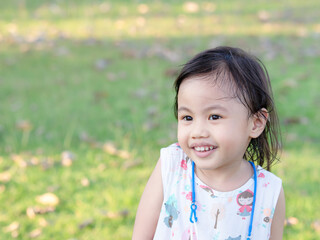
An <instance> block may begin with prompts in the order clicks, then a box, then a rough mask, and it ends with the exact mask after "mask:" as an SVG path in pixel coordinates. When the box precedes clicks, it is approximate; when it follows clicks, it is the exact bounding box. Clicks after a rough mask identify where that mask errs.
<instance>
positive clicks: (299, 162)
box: [0, 0, 320, 240]
mask: <svg viewBox="0 0 320 240" xmlns="http://www.w3.org/2000/svg"><path fill="white" fill-rule="evenodd" d="M319 9H320V2H319V1H318V0H309V1H298V0H291V1H278V0H269V1H260V0H259V1H251V0H248V1H240V0H230V1H182V0H162V1H160V0H149V1H148V0H146V1H139V0H132V1H129V0H128V1H125V0H117V1H116V0H114V1H99V0H91V1H84V0H68V1H66V0H55V1H53V0H52V1H49V0H32V1H31V0H30V1H28V0H12V1H1V2H0V100H1V101H0V206H1V208H0V238H1V239H67V240H71V239H72V240H76V239H77V240H82V239H131V234H132V228H133V223H134V217H135V212H136V208H137V206H138V202H139V199H140V196H141V194H142V191H143V189H144V186H145V184H146V181H147V179H148V177H149V175H150V173H151V171H152V169H153V167H154V166H155V163H156V161H157V159H158V157H159V150H160V148H161V147H165V146H167V145H169V144H171V143H173V142H175V141H176V121H175V118H174V115H173V100H174V92H173V88H172V84H173V81H174V79H175V77H176V76H177V73H178V71H179V69H180V67H181V65H182V64H183V63H185V62H186V61H187V60H189V59H190V58H191V57H192V56H193V55H194V54H196V53H198V52H199V51H202V50H204V49H207V48H212V47H216V46H219V45H230V46H236V47H241V48H243V49H244V50H246V51H249V52H250V53H252V54H254V55H256V56H258V57H259V58H260V59H261V60H262V61H263V62H264V63H265V65H266V67H267V69H268V71H269V74H270V77H271V81H272V85H273V89H274V95H275V101H276V105H277V108H278V111H279V116H280V122H281V128H282V137H283V146H282V147H283V151H282V155H281V161H280V162H279V163H278V164H276V165H275V166H274V168H273V171H274V172H275V173H276V174H277V175H278V176H279V177H281V178H282V179H283V185H284V189H285V195H286V202H287V206H286V207H287V219H286V226H285V233H284V234H285V236H284V239H290V240H292V239H299V240H300V239H304V240H305V239H319V238H320V211H319V209H320V201H319V198H320V187H319V186H320V177H319V169H320V161H319V157H320V148H319V147H320V128H319V123H320V112H319V108H320V79H319V76H320V68H319V65H320V44H319V41H320V12H319Z"/></svg>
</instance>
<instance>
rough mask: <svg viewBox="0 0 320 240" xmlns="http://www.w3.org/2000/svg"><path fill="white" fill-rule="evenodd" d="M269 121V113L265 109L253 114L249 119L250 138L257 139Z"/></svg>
mask: <svg viewBox="0 0 320 240" xmlns="http://www.w3.org/2000/svg"><path fill="white" fill-rule="evenodd" d="M268 119H269V113H268V111H267V109H265V108H261V109H260V111H258V112H257V113H255V114H254V115H253V116H252V117H251V121H252V126H251V129H250V137H251V138H257V137H259V136H260V134H261V133H262V132H263V130H264V128H265V127H266V124H267V121H268Z"/></svg>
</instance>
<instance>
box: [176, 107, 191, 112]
mask: <svg viewBox="0 0 320 240" xmlns="http://www.w3.org/2000/svg"><path fill="white" fill-rule="evenodd" d="M183 111H185V112H191V110H190V109H189V108H187V107H179V108H178V112H183Z"/></svg>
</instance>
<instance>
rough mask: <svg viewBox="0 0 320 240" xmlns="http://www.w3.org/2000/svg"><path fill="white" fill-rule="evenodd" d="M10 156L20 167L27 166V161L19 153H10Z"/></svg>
mask: <svg viewBox="0 0 320 240" xmlns="http://www.w3.org/2000/svg"><path fill="white" fill-rule="evenodd" d="M11 158H12V160H13V161H14V162H15V163H16V164H17V165H18V166H19V167H21V168H26V167H27V166H28V163H27V162H26V161H25V160H24V158H23V157H22V156H21V155H18V154H12V155H11Z"/></svg>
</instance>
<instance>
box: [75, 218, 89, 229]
mask: <svg viewBox="0 0 320 240" xmlns="http://www.w3.org/2000/svg"><path fill="white" fill-rule="evenodd" d="M92 224H93V219H87V220H84V221H83V222H82V223H80V224H79V225H78V228H79V229H83V228H85V227H88V226H90V225H92Z"/></svg>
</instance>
